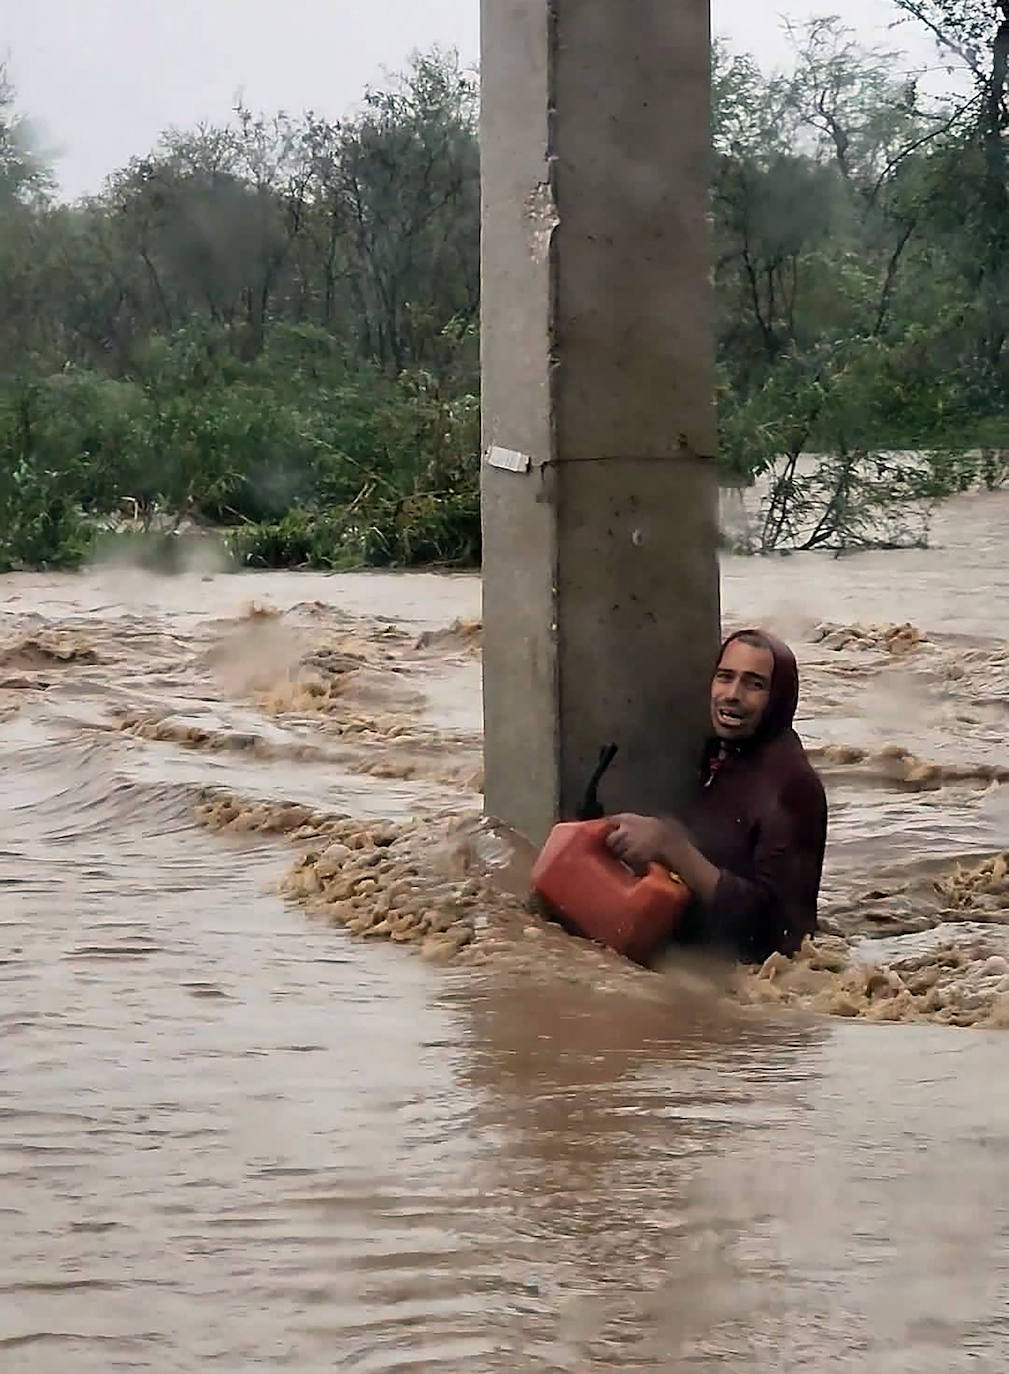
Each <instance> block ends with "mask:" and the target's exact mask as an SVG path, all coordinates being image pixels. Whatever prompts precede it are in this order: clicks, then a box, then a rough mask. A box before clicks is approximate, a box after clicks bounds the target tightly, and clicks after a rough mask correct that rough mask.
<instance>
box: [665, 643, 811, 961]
mask: <svg viewBox="0 0 1009 1374" xmlns="http://www.w3.org/2000/svg"><path fill="white" fill-rule="evenodd" d="M745 633H746V631H737V633H736V634H734V635H730V637H729V638H728V639H727V640H726V641H725V643H724V644H723V645H722V649H721V653H720V654H719V662H720V661H721V654H724V652H725V650H726V648H727V646H728V645H729V644H730V643H731V642H732V641H733V640H734V639H736V638H738V637H739V635H740V634H745ZM750 633H758V634H760V635H761V637H762V638H763V639H764V640H765V641H766V642H767V644H768V645H769V646H770V649H771V652H772V654H773V655H774V673H773V676H772V679H771V692H770V700H769V702H768V706H767V710H766V712H765V713H764V718H763V720H762V721H761V723H760V727H759V729H758V731H757V733H756V734H755V735H754V736H753V737H752V738H750V739H748V740H743V741H740V743H738V744H734V745H729V746H725V745H723V743H722V742H721V741H719V740H717V739H716V740H712V741H710V742H709V744H708V746H707V748H706V749H705V753H704V758H703V761H702V767H701V776H700V779H699V785H698V788H697V791H696V794H695V796H694V798H693V800H692V803H691V805H690V806H689V808H688V810H687V812H686V814H685V816H684V820H685V821H686V824H687V827H688V829H689V831H690V834H691V836H692V838H693V840H694V843H695V844H696V845H697V848H698V849H699V850H700V851H701V853H702V854H703V855H704V857H705V858H706V859H707V860H708V862H709V863H712V864H714V865H715V867H716V868H719V869H720V870H721V878H720V879H719V882H718V886H717V888H716V889H715V893H714V896H713V898H712V900H711V901H710V902H708V903H702V902H700V901H698V902H695V903H694V905H693V907H692V908H691V910H690V912H689V913H688V916H687V919H686V922H685V925H684V927H683V930H682V935H681V938H682V940H683V941H684V942H687V943H694V942H700V943H704V944H714V945H718V946H721V947H723V948H725V949H726V950H728V951H731V952H732V953H733V954H734V955H735V956H736V957H738V958H741V959H743V960H744V961H746V962H761V961H763V960H764V959H766V958H767V956H768V955H769V954H771V953H773V952H774V951H775V950H780V951H781V952H782V953H783V954H794V953H795V951H796V950H797V949H798V948H799V946H800V945H801V944H802V940H803V937H804V936H806V935H809V934H812V932H813V931H814V930H815V929H816V903H817V897H818V894H819V890H820V874H821V870H822V868H823V852H824V845H825V842H826V837H827V800H826V796H825V794H824V790H823V784H822V783H821V781H820V779H819V777H818V776H817V774H816V773H815V772H814V771H813V768H812V765H811V764H810V763H809V760H808V759H807V758H806V754H805V750H804V749H803V747H802V743H801V742H800V740H799V737H798V735H797V734H796V733H795V731H794V730H793V729H792V721H793V719H794V717H795V711H796V707H797V705H798V701H799V670H798V667H797V666H796V662H795V656H794V655H793V653H792V651H791V649H789V648H788V646H787V645H786V644H783V643H781V641H780V640H777V639H775V638H774V637H773V636H772V635H768V634H766V633H765V632H764V631H762V630H761V631H756V632H754V631H751V632H750Z"/></svg>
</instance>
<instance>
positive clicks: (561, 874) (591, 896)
mask: <svg viewBox="0 0 1009 1374" xmlns="http://www.w3.org/2000/svg"><path fill="white" fill-rule="evenodd" d="M612 829H613V823H612V821H608V820H600V821H566V822H563V823H562V824H561V825H556V826H554V828H553V830H552V831H551V833H550V838H549V839H548V840H547V842H546V844H545V845H544V846H543V851H542V853H541V854H540V856H539V858H538V859H537V860H536V863H535V865H534V866H533V872H532V884H533V888H534V890H535V891H536V892H537V893H538V894H539V896H540V897H542V898H543V900H544V901H545V902H546V903H547V905H548V906H549V907H550V908H551V910H552V911H553V912H554V914H555V915H556V916H557V918H558V920H559V921H560V922H561V923H562V924H563V925H565V926H566V927H567V928H568V929H569V930H572V931H573V932H574V933H575V934H576V935H582V936H584V937H585V939H587V940H595V941H597V942H598V943H599V944H602V945H606V946H608V948H610V949H612V950H615V951H616V953H617V954H623V955H625V956H626V957H627V958H628V959H633V960H634V961H635V962H636V963H639V964H644V963H647V961H648V959H649V958H650V957H651V955H653V954H654V953H655V952H656V951H657V950H658V949H659V948H661V946H662V945H663V944H664V943H665V942H666V940H668V939H669V938H670V936H671V935H673V934H674V933H675V931H676V928H677V926H678V925H679V923H680V921H681V920H682V918H683V913H684V912H685V911H686V909H687V907H688V906H689V904H690V900H691V894H690V889H689V888H688V887H687V886H686V884H685V883H683V882H682V881H681V880H680V879H679V878H678V877H676V875H675V874H673V873H669V872H668V871H667V870H666V869H664V868H661V867H660V866H659V865H658V864H652V865H651V866H650V868H649V870H648V872H647V873H646V874H645V875H644V876H643V877H638V876H637V875H636V874H635V873H633V872H632V871H631V870H630V869H629V868H628V867H627V865H626V864H623V863H621V862H620V860H619V859H618V858H617V857H616V855H615V854H613V852H612V851H611V850H610V849H609V847H608V846H607V844H606V836H607V835H608V834H609V833H610V831H611V830H612Z"/></svg>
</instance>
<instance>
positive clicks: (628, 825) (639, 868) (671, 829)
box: [606, 813, 686, 873]
mask: <svg viewBox="0 0 1009 1374" xmlns="http://www.w3.org/2000/svg"><path fill="white" fill-rule="evenodd" d="M610 820H611V822H612V824H613V829H612V830H611V831H610V833H609V834H608V835H607V836H606V843H607V844H608V845H609V847H610V849H611V850H612V851H613V853H614V854H615V855H616V856H617V858H618V859H622V860H623V862H624V863H625V864H627V866H628V867H629V868H633V869H634V870H635V872H637V873H643V872H644V871H645V870H646V869H647V867H648V865H649V864H665V865H666V867H672V866H673V855H674V852H675V851H676V850H677V849H678V847H679V844H678V842H679V839H680V836H681V835H682V836H683V838H686V832H685V831H684V830H683V827H682V826H681V825H679V823H678V822H675V821H674V822H669V821H660V820H656V819H655V817H654V816H634V815H631V814H630V813H625V814H623V815H620V816H611V817H610Z"/></svg>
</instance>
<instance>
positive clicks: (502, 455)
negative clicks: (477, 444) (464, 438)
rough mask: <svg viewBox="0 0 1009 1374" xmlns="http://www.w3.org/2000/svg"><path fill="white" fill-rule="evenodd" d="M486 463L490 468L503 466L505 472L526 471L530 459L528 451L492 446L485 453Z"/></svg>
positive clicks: (530, 461)
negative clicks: (522, 451) (521, 451)
mask: <svg viewBox="0 0 1009 1374" xmlns="http://www.w3.org/2000/svg"><path fill="white" fill-rule="evenodd" d="M487 464H488V466H489V467H492V468H504V470H505V471H506V472H528V471H529V469H530V468H531V467H532V459H531V458H530V457H529V455H528V453H519V452H517V450H515V449H513V448H498V446H497V445H496V444H495V445H494V447H493V448H492V449H491V450H490V451H489V452H488V454H487Z"/></svg>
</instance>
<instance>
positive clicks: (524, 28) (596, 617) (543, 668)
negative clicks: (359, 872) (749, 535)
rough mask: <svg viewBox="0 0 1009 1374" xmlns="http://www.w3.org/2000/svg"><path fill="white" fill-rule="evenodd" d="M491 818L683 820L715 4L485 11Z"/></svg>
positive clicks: (709, 596)
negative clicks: (594, 800) (580, 815)
mask: <svg viewBox="0 0 1009 1374" xmlns="http://www.w3.org/2000/svg"><path fill="white" fill-rule="evenodd" d="M482 10H483V15H482V18H483V43H482V46H483V56H482V69H483V107H482V124H481V148H482V159H483V200H484V203H483V340H482V348H483V429H484V441H483V447H484V455H483V510H484V517H483V518H484V570H483V576H484V721H485V731H486V743H485V767H486V786H485V797H486V808H487V811H488V813H489V814H491V815H493V816H496V817H497V818H499V819H500V820H503V821H505V822H506V823H508V824H509V825H512V826H514V827H515V828H516V829H517V830H519V831H520V832H521V833H522V834H524V835H526V836H527V837H528V838H530V839H532V840H534V841H537V842H538V841H540V840H542V839H543V837H544V836H545V835H546V833H547V831H548V829H549V827H550V826H551V825H552V823H553V822H554V821H555V820H556V819H557V818H558V816H559V815H564V816H570V814H571V813H572V811H573V809H574V808H575V807H576V806H577V803H578V801H579V799H580V796H581V793H582V791H583V789H584V787H585V784H586V782H587V780H588V776H589V774H590V773H591V771H592V768H593V767H594V765H595V762H596V758H597V755H598V753H599V750H600V748H601V747H602V746H603V745H604V744H606V743H608V742H610V741H611V740H612V741H614V742H616V743H618V744H619V745H620V751H621V752H620V756H619V757H618V759H617V762H616V763H615V764H614V767H613V769H612V774H611V775H608V776H607V780H606V783H605V784H604V790H603V797H604V800H605V802H606V804H607V809H608V810H620V809H633V810H639V811H646V812H653V813H654V812H655V811H657V810H663V809H668V808H670V807H673V806H675V805H676V804H677V801H678V799H679V797H680V796H681V795H682V790H683V788H684V785H685V784H686V782H687V780H688V778H689V777H690V773H691V770H692V769H693V768H694V767H695V766H696V761H697V751H698V748H699V746H700V742H701V736H702V731H703V726H704V719H705V710H706V708H705V699H706V690H707V682H708V678H709V675H710V671H711V663H712V655H713V653H714V650H715V644H716V639H717V633H718V568H717V495H716V482H715V474H714V471H713V462H712V458H713V455H714V451H715V432H714V413H713V402H712V391H713V385H712V343H711V303H710V297H711V287H710V265H709V256H708V241H707V210H708V183H709V175H708V172H709V162H710V155H711V154H710V132H709V86H710V77H709V63H710V29H709V23H710V21H709V11H708V0H482Z"/></svg>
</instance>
